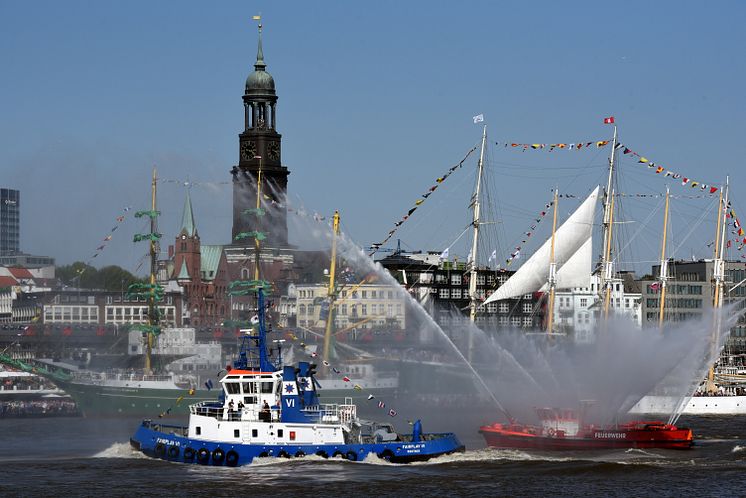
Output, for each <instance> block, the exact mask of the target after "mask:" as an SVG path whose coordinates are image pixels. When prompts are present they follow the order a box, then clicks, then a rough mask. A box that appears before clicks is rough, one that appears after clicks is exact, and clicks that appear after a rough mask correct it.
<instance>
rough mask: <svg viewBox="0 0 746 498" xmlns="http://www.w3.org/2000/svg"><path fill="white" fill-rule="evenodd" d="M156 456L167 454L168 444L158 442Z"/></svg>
mask: <svg viewBox="0 0 746 498" xmlns="http://www.w3.org/2000/svg"><path fill="white" fill-rule="evenodd" d="M155 456H157V457H164V456H166V445H165V444H163V443H158V444H156V445H155Z"/></svg>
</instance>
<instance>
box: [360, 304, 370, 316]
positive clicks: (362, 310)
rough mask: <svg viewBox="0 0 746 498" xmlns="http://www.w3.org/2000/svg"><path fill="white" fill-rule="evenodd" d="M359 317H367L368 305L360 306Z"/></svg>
mask: <svg viewBox="0 0 746 498" xmlns="http://www.w3.org/2000/svg"><path fill="white" fill-rule="evenodd" d="M360 316H368V305H367V304H361V305H360Z"/></svg>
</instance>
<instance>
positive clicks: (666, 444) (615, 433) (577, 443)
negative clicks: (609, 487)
mask: <svg viewBox="0 0 746 498" xmlns="http://www.w3.org/2000/svg"><path fill="white" fill-rule="evenodd" d="M479 432H480V433H481V434H482V435H483V436H484V439H485V440H486V441H487V444H488V445H489V446H494V447H497V448H517V449H533V450H602V449H612V448H666V449H677V450H685V449H689V448H691V446H692V444H693V442H694V438H693V435H692V430H691V429H685V428H681V429H679V428H677V427H676V426H673V425H670V424H663V423H660V422H650V423H645V422H635V423H630V424H625V425H622V426H620V427H615V428H613V429H612V428H585V429H582V430H581V431H580V432H579V433H578V434H577V435H575V436H565V435H563V434H561V433H559V434H551V435H549V434H544V433H542V431H541V429H539V428H535V427H530V426H519V425H511V426H504V425H502V424H493V425H485V426H483V427H480V428H479Z"/></svg>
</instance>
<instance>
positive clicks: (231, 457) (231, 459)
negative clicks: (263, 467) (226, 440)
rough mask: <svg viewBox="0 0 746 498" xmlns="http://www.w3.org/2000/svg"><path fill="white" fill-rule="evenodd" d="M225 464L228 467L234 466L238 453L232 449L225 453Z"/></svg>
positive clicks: (236, 462) (236, 463)
mask: <svg viewBox="0 0 746 498" xmlns="http://www.w3.org/2000/svg"><path fill="white" fill-rule="evenodd" d="M225 464H226V465H227V466H229V467H235V466H236V465H238V453H236V452H235V451H234V450H230V451H229V452H228V453H226V454H225Z"/></svg>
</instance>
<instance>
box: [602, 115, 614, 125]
mask: <svg viewBox="0 0 746 498" xmlns="http://www.w3.org/2000/svg"><path fill="white" fill-rule="evenodd" d="M604 124H614V116H609V117H608V118H604Z"/></svg>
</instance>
